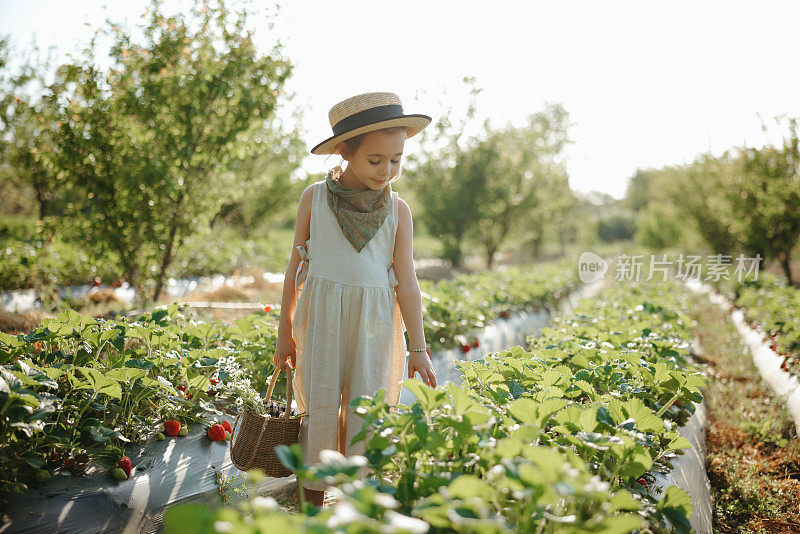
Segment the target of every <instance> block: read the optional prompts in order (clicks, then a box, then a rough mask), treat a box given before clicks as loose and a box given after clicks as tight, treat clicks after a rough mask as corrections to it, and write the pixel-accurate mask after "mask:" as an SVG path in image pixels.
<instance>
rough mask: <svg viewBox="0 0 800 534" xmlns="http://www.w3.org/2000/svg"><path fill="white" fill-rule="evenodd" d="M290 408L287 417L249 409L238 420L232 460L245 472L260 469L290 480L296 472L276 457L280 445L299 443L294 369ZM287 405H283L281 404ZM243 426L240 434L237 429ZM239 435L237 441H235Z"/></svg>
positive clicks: (288, 400) (286, 409)
mask: <svg viewBox="0 0 800 534" xmlns="http://www.w3.org/2000/svg"><path fill="white" fill-rule="evenodd" d="M279 372H280V369H277V368H276V369H275V372H274V373H273V375H272V380H271V381H270V384H269V389H268V390H267V397H266V399H267V402H268V401H269V400H270V397H271V396H272V390H273V388H274V387H275V382H276V381H277V379H278V373H279ZM286 374H287V376H286V405H285V407H284V412H283V417H279V418H272V417H269V416H263V415H260V414H258V413H256V412H254V411H253V410H245V412H244V414H242V413H241V412H240V413H239V415H238V416H237V417H236V422H235V423H234V426H233V433H232V436H231V441H230V444H231V445H230V446H231V461H232V462H233V465H235V466H236V467H237V468H238V469H240V470H241V471H248V470H250V469H260V470H261V471H263V472H264V474H266V475H267V476H269V477H288V476H290V475H292V474H293V473H292V471H290V470H289V469H287V468H286V467H284V465H283V464H282V463H281V461H280V460H279V459H278V456H277V455H276V454H275V447H276V446H277V445H286V446H289V445H292V444H293V443H297V440H298V436H299V434H300V423H301V421H302V417H300V416H295V417H290V414H291V410H292V370H291V368H290V367H289V366H287V367H286ZM278 404H283V403H278ZM240 419H241V422H242V425H241V427H240V428H239V434H238V435H236V427H237V426H238V425H239V420H240ZM234 436H235V438H234Z"/></svg>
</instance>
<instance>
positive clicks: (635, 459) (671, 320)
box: [168, 283, 705, 533]
mask: <svg viewBox="0 0 800 534" xmlns="http://www.w3.org/2000/svg"><path fill="white" fill-rule="evenodd" d="M685 304H686V302H685V297H684V296H682V295H681V290H680V288H679V287H677V285H675V284H671V283H650V284H646V285H641V286H625V287H623V286H618V287H616V288H615V289H614V290H613V291H612V292H611V294H610V295H608V296H607V297H606V298H605V299H602V300H600V301H599V302H597V303H586V304H584V305H582V306H581V308H580V309H579V310H577V312H576V314H575V315H571V316H566V317H562V318H560V319H559V321H558V322H557V323H556V324H555V325H554V326H553V328H551V329H548V330H547V331H545V332H544V335H543V337H542V338H540V339H536V341H535V343H534V345H535V346H534V347H532V348H531V350H525V349H523V348H522V347H512V348H510V349H508V350H505V351H501V352H499V353H497V354H492V355H489V356H487V357H486V358H484V359H482V360H479V361H475V362H467V361H459V362H457V366H458V368H459V369H460V371H461V373H462V378H463V381H462V383H461V384H460V385H456V384H454V383H448V384H445V385H443V386H441V387H437V388H431V387H428V386H426V385H424V384H423V383H422V382H421V381H420V380H417V379H409V380H406V381H405V382H404V383H403V385H404V386H405V387H407V388H408V389H409V390H410V391H411V392H412V393H413V394H414V395H415V397H416V401H415V402H414V403H413V404H412V405H410V406H407V405H398V406H389V405H388V404H386V402H385V397H384V394H385V391H384V390H379V391H378V392H377V394H376V396H375V397H374V398H373V397H370V396H362V397H360V398H357V399H354V400H353V401H352V402H351V407H354V408H355V410H356V414H358V415H359V416H360V417H362V418H363V428H362V430H361V432H360V433H359V434H357V435H356V436H355V437H354V439H353V443H355V442H359V441H362V440H363V441H364V442H365V444H366V448H365V453H364V456H363V457H362V456H356V455H354V456H350V457H348V458H345V457H343V456H342V455H340V454H339V453H336V452H335V451H326V452H325V454H324V455H321V456H325V458H324V459H322V461H321V462H320V463H319V464H315V465H314V466H307V465H303V464H302V455H301V454H300V451H299V448H297V447H296V446H293V447H291V448H282V450H281V451H280V452H279V454H280V457H281V460H282V461H283V463H284V465H285V466H287V468H290V469H292V470H294V471H296V472H297V473H298V480H305V479H307V478H311V479H313V480H318V481H319V480H324V481H326V483H328V484H330V485H332V486H335V488H336V489H335V491H336V496H337V501H338V502H337V504H336V506H334V507H332V508H322V509H319V508H316V507H310V506H309V507H306V509H305V510H304V511H305V513H301V514H295V515H290V516H287V515H285V514H284V513H283V512H282V511H280V510H278V509H277V507H276V506H274V505H270V503H269V501H267V502H265V500H259V499H260V498H256V499H253V500H252V501H251V502H250V503H248V504H245V505H244V506H243V507H242V508H241V509H239V510H234V509H229V508H224V509H221V510H219V511H216V512H213V513H211V514H210V517H208V514H206V513H204V522H203V525H202V527H198V528H199V530H198V531H199V532H211V528H212V527H211V525H213V524H214V522H215V521H225V522H227V523H230V531H231V532H252V531H253V530H252V529H253V528H254V527H253V525H258V524H262V523H261V522H263V524H268V525H278V524H280V525H282V526H283V527H284V528H285V529H286V530H285V531H286V532H308V531H312V532H333V531H337V529H339V528H340V527H341V526H344V525H345V524H346V525H347V531H348V532H428V531H437V532H440V531H441V532H478V531H479V532H509V531H514V532H576V533H577V532H619V533H623V532H631V531H632V530H636V529H641V530H642V531H647V532H654V533H666V532H680V533H688V532H689V522H688V518H689V517H690V515H691V513H692V507H691V501H690V499H689V496H688V495H687V494H686V493H685V492H684V491H682V490H680V489H679V488H677V487H671V488H669V489H667V490H666V491H665V492H664V493H663V495H662V496H661V497H660V498H657V497H655V496H653V495H652V494H651V493H649V492H648V491H646V490H645V489H644V486H642V484H641V483H637V482H636V481H637V480H645V481H647V480H650V479H651V478H652V477H651V475H650V474H648V473H650V472H652V471H661V472H667V471H669V470H670V469H671V468H672V465H671V464H670V462H669V460H670V459H671V458H673V457H674V456H675V454H678V453H680V451H681V450H682V449H685V448H688V447H690V444H689V442H688V441H687V440H686V439H684V438H683V437H681V436H680V435H679V434H678V432H677V431H676V430H675V428H676V425H678V424H682V423H685V422H686V419H687V418H688V416H689V415H690V414H691V412H692V411H693V405H692V402H697V401H700V400H702V396H701V395H700V390H701V388H703V387H704V386H705V380H704V379H703V378H702V377H701V376H700V374H699V373H698V372H697V370H695V369H694V368H693V366H692V365H690V364H689V363H688V361H687V349H688V343H687V339H688V338H689V336H690V335H691V331H692V328H693V326H694V325H693V323H692V322H691V321H690V320H689V319H688V318H687V316H686V315H684V309H685ZM675 400H677V401H678V403H677V405H675V406H673V402H674V401H675ZM363 465H366V466H368V467H369V469H370V476H368V477H367V478H366V479H360V480H359V479H356V478H355V477H356V475H357V473H358V468H359V467H360V466H363ZM648 477H650V478H648ZM257 503H260V504H261V505H262V506H261V507H260V509H257V510H256V508H258V507H259V506H258V504H257ZM264 505H266V506H264ZM173 510H174V511H173ZM173 510H171V511H169V512H168V515H169V514H175V517H176V518H177V517H184V515H185V514H186V513H187V512H188V507H186V508H184V507H182V506H178V507H176V508H174V509H173ZM226 527H228V525H226Z"/></svg>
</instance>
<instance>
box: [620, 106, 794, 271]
mask: <svg viewBox="0 0 800 534" xmlns="http://www.w3.org/2000/svg"><path fill="white" fill-rule="evenodd" d="M788 130H789V132H788V136H785V137H784V139H783V142H782V145H781V146H779V147H774V146H769V145H768V146H765V147H762V148H748V147H741V148H737V150H736V152H735V153H734V154H731V153H730V152H729V151H726V152H725V153H724V154H723V155H721V156H719V157H715V156H712V155H710V154H703V155H701V156H700V157H698V158H697V159H696V160H695V161H693V162H692V163H690V164H687V165H681V166H672V167H666V168H664V169H660V170H657V171H648V172H647V173H646V175H643V174H637V175H636V176H635V177H634V178H633V179H632V182H631V184H630V186H629V190H628V202H629V203H630V204H631V205H634V206H639V207H640V214H641V218H640V221H641V223H642V230H641V232H640V234H639V235H638V236H637V239H638V240H639V242H640V243H642V244H645V245H648V246H662V245H663V244H664V243H667V244H669V245H670V246H680V245H683V246H684V247H688V248H691V247H692V246H694V245H695V244H696V243H694V241H693V239H692V236H693V235H699V236H701V237H702V239H703V241H704V242H705V244H706V245H707V246H708V247H710V248H711V250H712V251H713V252H716V253H720V254H725V255H734V254H735V253H744V254H747V255H748V256H749V257H755V256H756V255H760V256H761V258H762V259H763V260H777V261H778V262H780V264H781V268H782V269H783V271H784V274H785V275H786V277H787V279H788V280H789V282H790V283H795V280H794V278H793V274H792V272H791V264H790V261H789V260H790V258H791V255H792V251H793V250H794V249H795V247H796V246H797V243H798V239H800V179H798V177H799V176H800V174H799V173H800V167H798V165H800V163H799V162H800V146H799V145H800V142H799V141H798V129H797V119H789V120H788ZM644 197H646V198H647V203H646V204H643V202H644ZM641 206H646V207H641ZM685 222H688V223H689V224H688V225H685V224H684V223H685ZM677 239H680V240H681V241H682V242H681V243H677V242H675V240H677Z"/></svg>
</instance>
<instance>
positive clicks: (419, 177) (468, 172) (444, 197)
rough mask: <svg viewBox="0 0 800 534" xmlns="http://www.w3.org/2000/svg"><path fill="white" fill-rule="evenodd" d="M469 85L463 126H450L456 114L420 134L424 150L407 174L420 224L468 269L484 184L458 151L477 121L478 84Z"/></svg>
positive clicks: (410, 160)
mask: <svg viewBox="0 0 800 534" xmlns="http://www.w3.org/2000/svg"><path fill="white" fill-rule="evenodd" d="M464 82H465V83H467V84H468V85H469V87H470V89H469V91H470V97H471V99H470V101H469V104H468V108H467V110H466V112H465V113H463V114H462V115H461V116H462V117H463V118H462V119H461V121H460V122H459V124H457V125H454V124H453V122H452V121H451V118H450V117H451V115H452V113H453V111H452V109H447V110H446V111H445V112H444V113H442V114H441V115H440V116H439V118H438V119H437V120H436V121H435V122H434V123H433V124H431V125H430V126H429V127H428V128H426V129H424V130H422V132H420V134H419V144H420V150H419V152H418V153H416V154H411V155H409V157H408V158H407V161H408V164H407V167H408V168H405V166H404V169H403V174H404V176H406V178H407V179H406V182H407V183H408V184H409V186H410V188H411V190H412V193H413V195H414V199H415V202H416V203H417V204H418V205H419V206H420V208H421V209H420V210H419V211H418V212H417V215H416V219H417V220H419V221H421V222H422V224H424V225H425V226H426V228H427V229H428V231H429V232H430V234H431V235H432V236H434V237H436V238H438V239H439V240H440V241H441V242H442V247H443V254H442V255H443V256H444V258H445V259H447V260H449V261H450V263H451V264H452V265H453V266H454V267H456V268H458V267H461V265H462V263H463V251H462V246H463V242H464V240H465V238H466V236H467V235H468V233H469V229H470V227H471V226H472V225H474V224H475V221H476V220H477V217H478V214H479V211H478V204H477V203H476V202H475V198H476V196H478V195H480V193H481V188H482V181H483V176H481V175H480V173H476V172H473V171H474V168H475V167H474V166H473V165H472V164H471V157H470V155H469V151H468V150H467V149H466V148H465V147H462V146H460V145H459V140H460V139H461V136H462V135H463V132H464V130H465V126H466V125H467V124H468V123H469V122H470V121H471V120H472V119H473V118H474V116H475V97H476V96H477V95H478V94H479V93H480V91H481V89H478V88H476V87H475V80H474V78H468V77H467V78H464ZM473 142H474V141H473Z"/></svg>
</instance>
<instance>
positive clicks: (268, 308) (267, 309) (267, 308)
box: [264, 306, 272, 313]
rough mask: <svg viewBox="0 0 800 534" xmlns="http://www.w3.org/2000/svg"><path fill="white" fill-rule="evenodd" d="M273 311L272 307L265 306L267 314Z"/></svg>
mask: <svg viewBox="0 0 800 534" xmlns="http://www.w3.org/2000/svg"><path fill="white" fill-rule="evenodd" d="M271 309H272V306H264V311H265V312H267V313H269V311H270V310H271Z"/></svg>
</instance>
